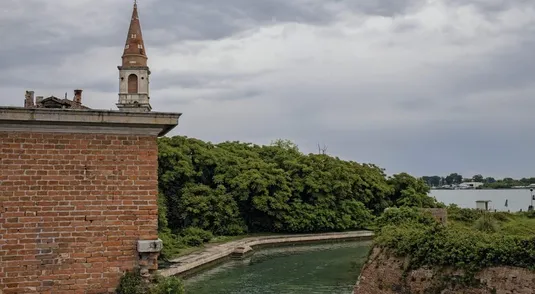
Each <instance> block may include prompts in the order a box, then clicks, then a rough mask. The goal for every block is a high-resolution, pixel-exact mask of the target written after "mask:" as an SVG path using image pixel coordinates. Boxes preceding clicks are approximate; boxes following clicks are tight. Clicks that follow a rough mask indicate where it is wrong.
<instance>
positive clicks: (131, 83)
mask: <svg viewBox="0 0 535 294" xmlns="http://www.w3.org/2000/svg"><path fill="white" fill-rule="evenodd" d="M137 92H138V85H137V75H135V74H131V75H129V76H128V93H129V94H135V93H137Z"/></svg>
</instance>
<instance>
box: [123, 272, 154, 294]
mask: <svg viewBox="0 0 535 294" xmlns="http://www.w3.org/2000/svg"><path fill="white" fill-rule="evenodd" d="M148 288H149V287H148V284H147V283H146V282H145V281H144V280H143V278H142V277H141V274H140V273H139V269H134V270H133V271H128V272H126V273H124V275H123V276H122V277H121V280H120V281H119V286H118V287H117V289H116V293H117V294H145V293H147V291H148Z"/></svg>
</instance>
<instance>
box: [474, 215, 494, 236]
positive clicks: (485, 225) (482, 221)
mask: <svg viewBox="0 0 535 294" xmlns="http://www.w3.org/2000/svg"><path fill="white" fill-rule="evenodd" d="M474 228H475V229H476V230H478V231H481V232H487V233H495V232H497V231H498V230H499V225H498V222H497V221H496V219H495V218H494V216H493V215H490V213H485V214H483V215H482V216H481V217H480V218H479V219H477V220H476V222H475V223H474Z"/></svg>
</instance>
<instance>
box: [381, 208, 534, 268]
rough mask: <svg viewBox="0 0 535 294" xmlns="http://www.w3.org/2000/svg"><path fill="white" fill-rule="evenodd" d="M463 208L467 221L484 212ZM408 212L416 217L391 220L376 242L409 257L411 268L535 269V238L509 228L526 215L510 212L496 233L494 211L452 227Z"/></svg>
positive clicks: (460, 216) (496, 225) (382, 229)
mask: <svg viewBox="0 0 535 294" xmlns="http://www.w3.org/2000/svg"><path fill="white" fill-rule="evenodd" d="M461 211H462V210H458V211H457V212H459V213H458V214H457V215H458V216H459V219H463V220H467V219H474V217H472V215H475V214H480V213H481V212H475V211H472V212H469V211H462V212H461ZM398 214H399V213H398ZM408 215H409V217H408V218H410V219H414V220H413V221H404V222H403V221H402V222H399V223H393V222H389V223H387V224H386V225H385V226H383V227H382V228H381V230H380V232H379V233H378V235H377V237H376V239H375V242H376V244H378V245H380V246H382V247H385V248H388V249H390V250H391V251H393V252H394V253H395V254H397V255H399V256H406V257H409V258H410V268H411V269H413V268H418V267H421V266H432V267H454V268H459V269H464V270H466V272H467V273H474V272H476V271H477V270H479V269H481V268H484V267H490V266H516V267H523V268H531V269H535V237H534V236H533V235H521V234H514V233H512V232H511V230H510V228H509V229H506V228H507V224H511V223H513V224H514V223H515V222H517V221H518V219H527V218H525V217H524V216H515V215H509V216H507V215H506V216H507V220H505V221H504V223H503V224H504V227H503V228H502V229H501V230H499V233H496V232H498V226H499V222H498V221H497V220H496V219H495V218H494V216H493V213H488V212H487V213H481V216H480V217H479V218H478V219H477V220H476V221H474V222H468V223H466V224H465V223H463V222H455V221H454V222H451V223H450V224H449V225H448V226H443V225H441V224H439V223H438V222H434V223H427V222H422V221H419V218H416V219H415V218H414V216H412V215H411V214H408ZM501 217H503V215H502V216H500V218H501ZM532 225H533V223H532ZM474 228H477V229H474Z"/></svg>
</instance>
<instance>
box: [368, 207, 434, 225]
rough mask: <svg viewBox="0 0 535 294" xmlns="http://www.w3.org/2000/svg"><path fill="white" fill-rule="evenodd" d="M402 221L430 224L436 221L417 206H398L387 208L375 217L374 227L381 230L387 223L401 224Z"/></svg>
mask: <svg viewBox="0 0 535 294" xmlns="http://www.w3.org/2000/svg"><path fill="white" fill-rule="evenodd" d="M404 223H413V224H423V225H432V224H435V223H437V222H436V220H435V219H434V218H433V216H432V215H431V214H430V213H428V212H425V211H422V210H421V209H419V208H410V207H400V208H396V207H394V208H388V209H387V210H386V211H385V212H384V213H383V214H382V215H381V216H380V217H378V218H377V219H376V229H377V230H378V231H380V230H381V228H383V227H384V226H388V225H401V224H404Z"/></svg>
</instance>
